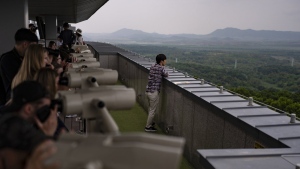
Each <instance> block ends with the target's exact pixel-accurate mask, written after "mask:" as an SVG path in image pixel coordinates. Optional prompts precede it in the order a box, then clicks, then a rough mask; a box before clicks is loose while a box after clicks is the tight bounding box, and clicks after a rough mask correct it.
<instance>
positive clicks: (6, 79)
mask: <svg viewBox="0 0 300 169" xmlns="http://www.w3.org/2000/svg"><path fill="white" fill-rule="evenodd" d="M36 43H38V38H37V36H36V35H35V34H34V33H32V32H31V31H30V30H29V29H26V28H21V29H19V30H18V31H17V32H16V34H15V46H14V48H13V50H11V51H9V52H7V53H4V54H3V55H2V56H1V57H0V106H2V105H4V104H5V103H6V102H7V101H8V100H9V98H10V91H11V83H12V80H13V78H14V77H15V75H16V74H17V72H18V71H19V68H20V66H21V63H22V60H23V57H24V55H25V51H26V49H27V48H28V46H29V45H30V44H36Z"/></svg>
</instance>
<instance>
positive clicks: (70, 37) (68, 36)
mask: <svg viewBox="0 0 300 169" xmlns="http://www.w3.org/2000/svg"><path fill="white" fill-rule="evenodd" d="M63 27H64V30H63V31H61V32H60V34H59V36H58V39H59V41H60V42H62V45H63V46H68V48H69V49H71V48H72V44H73V43H74V41H75V39H76V36H75V34H74V33H73V31H72V30H70V29H69V27H70V25H69V23H67V22H65V23H64V24H63Z"/></svg>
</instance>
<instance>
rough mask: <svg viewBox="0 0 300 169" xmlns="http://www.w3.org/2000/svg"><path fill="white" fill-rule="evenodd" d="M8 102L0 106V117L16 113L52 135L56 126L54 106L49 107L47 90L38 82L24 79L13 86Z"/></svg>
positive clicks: (49, 99) (49, 101)
mask: <svg viewBox="0 0 300 169" xmlns="http://www.w3.org/2000/svg"><path fill="white" fill-rule="evenodd" d="M11 95H12V97H11V100H10V102H9V103H8V104H7V105H5V106H4V107H1V108H0V119H2V117H3V116H5V115H6V114H11V113H14V114H17V115H18V116H20V117H21V118H23V119H25V120H27V121H29V122H31V123H32V124H35V126H37V128H39V129H40V130H41V131H43V132H44V133H45V134H46V135H48V136H53V134H54V133H55V130H56V128H57V117H56V112H57V108H56V106H55V107H54V108H53V109H54V110H53V109H52V108H51V107H50V104H51V98H50V94H49V92H48V90H47V89H46V88H45V87H44V86H43V85H42V84H40V83H39V82H36V81H24V82H21V83H20V84H19V85H17V86H16V87H15V88H13V90H12V93H11Z"/></svg>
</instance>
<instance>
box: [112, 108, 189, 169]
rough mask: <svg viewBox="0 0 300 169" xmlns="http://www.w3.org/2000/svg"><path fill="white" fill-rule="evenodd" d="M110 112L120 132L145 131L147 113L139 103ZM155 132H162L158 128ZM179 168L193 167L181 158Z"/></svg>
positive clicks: (187, 168)
mask: <svg viewBox="0 0 300 169" xmlns="http://www.w3.org/2000/svg"><path fill="white" fill-rule="evenodd" d="M110 114H111V115H112V117H113V118H114V120H115V121H116V123H117V124H118V126H119V129H120V131H121V133H126V132H145V131H144V128H145V125H146V120H147V113H146V112H145V111H144V109H143V108H142V107H141V106H140V105H138V104H135V106H134V107H133V108H132V109H131V110H125V111H124V110H120V111H110ZM156 134H164V133H163V132H162V130H161V129H159V128H158V131H157V132H156ZM180 169H193V167H192V165H191V164H190V163H189V162H188V161H187V160H186V159H185V158H182V161H181V164H180Z"/></svg>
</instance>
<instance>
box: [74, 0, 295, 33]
mask: <svg viewBox="0 0 300 169" xmlns="http://www.w3.org/2000/svg"><path fill="white" fill-rule="evenodd" d="M72 25H73V24H72ZM75 26H76V27H77V28H81V29H82V30H83V33H84V32H88V33H112V32H114V31H117V30H119V29H122V28H128V29H135V30H142V31H144V32H148V33H153V32H156V33H162V34H178V33H193V34H209V33H211V32H213V31H214V30H216V29H223V28H227V27H234V28H239V29H254V30H280V31H298V32H300V0H109V1H108V2H107V3H106V4H105V5H104V6H103V7H102V8H100V9H99V10H98V11H97V12H96V13H95V14H94V15H93V16H92V17H90V19H89V20H87V21H83V22H81V23H78V24H76V25H75Z"/></svg>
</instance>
